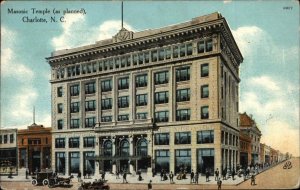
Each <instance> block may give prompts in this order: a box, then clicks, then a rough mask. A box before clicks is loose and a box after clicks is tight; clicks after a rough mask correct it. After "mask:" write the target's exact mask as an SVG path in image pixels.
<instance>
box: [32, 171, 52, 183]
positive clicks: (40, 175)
mask: <svg viewBox="0 0 300 190" xmlns="http://www.w3.org/2000/svg"><path fill="white" fill-rule="evenodd" d="M51 176H52V172H37V173H36V175H35V176H32V180H31V184H32V185H48V184H49V178H50V177H51Z"/></svg>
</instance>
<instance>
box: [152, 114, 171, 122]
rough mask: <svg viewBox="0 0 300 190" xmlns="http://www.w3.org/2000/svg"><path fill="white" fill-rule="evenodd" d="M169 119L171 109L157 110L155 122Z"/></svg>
mask: <svg viewBox="0 0 300 190" xmlns="http://www.w3.org/2000/svg"><path fill="white" fill-rule="evenodd" d="M168 121H169V111H159V112H155V122H157V123H158V122H168Z"/></svg>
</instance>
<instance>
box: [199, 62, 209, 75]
mask: <svg viewBox="0 0 300 190" xmlns="http://www.w3.org/2000/svg"><path fill="white" fill-rule="evenodd" d="M208 75H209V67H208V63H205V64H202V65H201V77H208Z"/></svg>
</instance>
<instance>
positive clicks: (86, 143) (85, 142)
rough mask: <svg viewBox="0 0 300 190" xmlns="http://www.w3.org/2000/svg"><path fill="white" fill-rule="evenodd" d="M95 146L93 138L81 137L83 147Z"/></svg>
mask: <svg viewBox="0 0 300 190" xmlns="http://www.w3.org/2000/svg"><path fill="white" fill-rule="evenodd" d="M94 146H95V137H83V147H84V148H89V147H94Z"/></svg>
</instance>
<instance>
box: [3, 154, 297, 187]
mask: <svg viewBox="0 0 300 190" xmlns="http://www.w3.org/2000/svg"><path fill="white" fill-rule="evenodd" d="M290 161H291V164H292V168H291V169H283V166H284V164H285V162H283V163H281V164H279V165H277V166H275V167H273V168H271V169H269V170H267V171H264V172H262V173H260V174H259V175H257V176H256V185H255V186H251V185H250V180H247V181H245V182H242V183H241V184H239V185H229V184H224V185H222V189H295V188H296V189H297V187H299V183H300V169H299V168H300V164H299V162H300V158H292V159H291V160H290ZM1 186H2V187H3V189H4V190H45V189H48V190H49V188H48V187H43V186H32V185H31V184H30V182H1ZM78 187H79V183H77V182H75V180H74V182H73V187H72V188H54V189H55V190H69V189H70V190H71V189H72V190H73V189H78ZM110 187H111V190H146V189H147V184H110ZM185 189H197V190H202V189H217V185H216V184H204V185H202V184H200V185H189V184H153V190H185Z"/></svg>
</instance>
